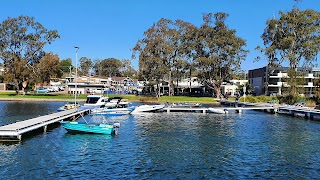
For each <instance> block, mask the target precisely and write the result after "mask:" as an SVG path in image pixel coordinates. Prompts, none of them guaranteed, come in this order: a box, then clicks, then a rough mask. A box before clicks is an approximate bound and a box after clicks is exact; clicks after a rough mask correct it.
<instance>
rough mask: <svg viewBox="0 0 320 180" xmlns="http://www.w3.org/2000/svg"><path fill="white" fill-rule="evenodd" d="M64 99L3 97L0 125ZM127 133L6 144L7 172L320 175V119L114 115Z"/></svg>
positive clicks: (2, 161)
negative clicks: (39, 99) (31, 100)
mask: <svg viewBox="0 0 320 180" xmlns="http://www.w3.org/2000/svg"><path fill="white" fill-rule="evenodd" d="M63 104H64V103H62V102H50V103H48V102H36V103H34V102H33V103H29V102H28V103H27V102H0V125H3V124H8V123H12V122H15V121H17V120H23V119H28V118H32V117H36V116H38V115H44V114H48V113H51V112H55V111H56V109H57V108H58V107H59V106H61V105H63ZM113 120H115V121H120V122H121V128H120V129H119V135H118V136H116V137H113V136H105V135H84V134H82V135H74V134H69V133H67V132H66V131H65V130H64V129H63V128H62V127H61V126H57V127H55V128H51V129H50V130H49V131H48V132H46V133H38V134H35V135H33V136H32V137H30V138H27V139H25V140H24V141H22V142H21V143H16V144H3V143H2V144H0V157H1V158H0V174H1V176H0V179H266V178H272V179H275V178H277V179H278V178H279V179H288V178H290V179H310V178H313V179H316V178H319V177H320V150H319V149H320V123H319V122H317V121H308V120H304V119H299V118H289V117H287V116H281V115H271V114H265V113H262V112H256V111H246V112H244V113H242V114H241V115H239V114H233V113H230V114H229V115H215V114H201V113H198V114H197V113H170V114H167V113H154V114H145V115H135V116H124V117H116V118H113Z"/></svg>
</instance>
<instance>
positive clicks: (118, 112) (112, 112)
mask: <svg viewBox="0 0 320 180" xmlns="http://www.w3.org/2000/svg"><path fill="white" fill-rule="evenodd" d="M134 109H135V107H133V106H132V107H126V108H111V109H109V108H98V109H93V110H92V114H93V115H94V114H96V115H105V116H122V115H126V114H130V113H131V112H132V111H133V110H134Z"/></svg>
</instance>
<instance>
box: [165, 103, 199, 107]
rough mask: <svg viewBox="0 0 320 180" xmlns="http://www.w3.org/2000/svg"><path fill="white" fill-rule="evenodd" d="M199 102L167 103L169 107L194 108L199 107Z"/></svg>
mask: <svg viewBox="0 0 320 180" xmlns="http://www.w3.org/2000/svg"><path fill="white" fill-rule="evenodd" d="M200 106H201V104H199V103H172V104H171V105H169V107H172V108H181V107H189V108H194V107H200Z"/></svg>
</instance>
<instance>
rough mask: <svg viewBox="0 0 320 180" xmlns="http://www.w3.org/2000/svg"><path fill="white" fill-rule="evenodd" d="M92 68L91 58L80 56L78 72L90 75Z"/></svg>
mask: <svg viewBox="0 0 320 180" xmlns="http://www.w3.org/2000/svg"><path fill="white" fill-rule="evenodd" d="M92 68H93V62H92V61H91V59H89V58H87V57H81V58H80V74H81V75H87V76H90V75H91V71H92Z"/></svg>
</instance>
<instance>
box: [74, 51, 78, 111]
mask: <svg viewBox="0 0 320 180" xmlns="http://www.w3.org/2000/svg"><path fill="white" fill-rule="evenodd" d="M74 48H75V49H76V76H75V78H74V79H75V89H74V108H75V110H77V92H78V90H77V77H78V50H79V47H76V46H75V47H74Z"/></svg>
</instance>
